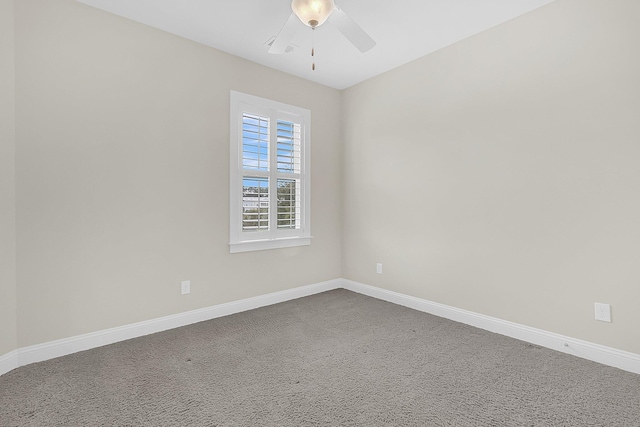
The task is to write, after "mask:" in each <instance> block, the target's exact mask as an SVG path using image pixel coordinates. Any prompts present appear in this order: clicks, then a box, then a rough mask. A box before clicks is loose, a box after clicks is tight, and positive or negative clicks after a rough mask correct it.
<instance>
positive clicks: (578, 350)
mask: <svg viewBox="0 0 640 427" xmlns="http://www.w3.org/2000/svg"><path fill="white" fill-rule="evenodd" d="M341 287H342V288H344V289H347V290H350V291H353V292H357V293H360V294H364V295H368V296H370V297H374V298H377V299H381V300H384V301H388V302H392V303H394V304H398V305H402V306H405V307H409V308H412V309H414V310H418V311H422V312H425V313H430V314H433V315H436V316H439V317H444V318H445V319H450V320H454V321H456V322H460V323H464V324H467V325H471V326H475V327H477V328H480V329H485V330H487V331H490V332H495V333H497V334H501V335H506V336H508V337H511V338H516V339H519V340H521V341H526V342H530V343H532V344H536V345H539V346H542V347H547V348H550V349H552V350H557V351H560V352H563V353H567V354H572V355H574V356H578V357H581V358H583V359H588V360H592V361H594V362H598V363H602V364H603V365H608V366H613V367H616V368H620V369H623V370H625V371H629V372H634V373H636V374H640V355H638V354H634V353H629V352H626V351H622V350H617V349H615V348H611V347H606V346H603V345H599V344H594V343H591V342H588V341H583V340H579V339H576V338H571V337H567V336H564V335H560V334H555V333H553V332H547V331H543V330H541V329H536V328H531V327H529V326H525V325H520V324H518V323H513V322H508V321H506V320H502V319H497V318H495V317H490V316H485V315H483V314H478V313H474V312H471V311H467V310H462V309H459V308H455V307H451V306H448V305H444V304H439V303H436V302H431V301H427V300H424V299H421V298H416V297H412V296H409V295H404V294H401V293H398V292H393V291H389V290H386V289H381V288H376V287H374V286H369V285H365V284H363V283H358V282H354V281H352V280H346V279H342V282H341Z"/></svg>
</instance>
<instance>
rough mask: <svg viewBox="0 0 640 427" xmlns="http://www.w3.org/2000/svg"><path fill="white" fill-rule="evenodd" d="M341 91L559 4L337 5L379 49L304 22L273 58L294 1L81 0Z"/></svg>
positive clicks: (429, 0)
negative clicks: (289, 47) (288, 46)
mask: <svg viewBox="0 0 640 427" xmlns="http://www.w3.org/2000/svg"><path fill="white" fill-rule="evenodd" d="M78 1H80V2H82V3H85V4H88V5H90V6H94V7H97V8H99V9H103V10H106V11H108V12H111V13H114V14H116V15H120V16H124V17H126V18H129V19H132V20H134V21H138V22H141V23H143V24H147V25H150V26H152V27H155V28H159V29H161V30H164V31H167V32H170V33H173V34H177V35H179V36H182V37H185V38H187V39H190V40H194V41H196V42H199V43H202V44H205V45H208V46H212V47H214V48H216V49H220V50H222V51H225V52H228V53H231V54H234V55H237V56H240V57H242V58H246V59H248V60H250V61H253V62H257V63H259V64H263V65H266V66H268V67H271V68H275V69H277V70H281V71H284V72H286V73H289V74H293V75H296V76H299V77H302V78H305V79H308V80H312V81H315V82H318V83H321V84H324V85H327V86H331V87H334V88H336V89H345V88H347V87H349V86H352V85H354V84H356V83H359V82H361V81H363V80H366V79H368V78H370V77H373V76H376V75H378V74H381V73H383V72H385V71H388V70H390V69H392V68H395V67H398V66H400V65H402V64H406V63H407V62H410V61H412V60H414V59H417V58H419V57H421V56H424V55H427V54H429V53H431V52H434V51H436V50H438V49H441V48H443V47H445V46H448V45H450V44H453V43H455V42H457V41H459V40H462V39H464V38H466V37H469V36H471V35H474V34H477V33H479V32H481V31H484V30H486V29H488V28H491V27H493V26H496V25H498V24H501V23H503V22H506V21H508V20H510V19H513V18H515V17H517V16H519V15H522V14H524V13H527V12H529V11H531V10H533V9H536V8H538V7H540V6H543V5H545V4H548V3H551V2H552V1H553V0H386V1H384V0H336V4H338V5H340V7H341V8H342V9H343V10H344V11H345V12H346V13H347V14H348V15H349V16H350V17H351V18H352V19H353V20H355V21H356V22H357V23H358V24H359V25H360V26H361V27H362V28H363V29H364V30H365V31H366V32H367V33H368V34H369V35H370V36H371V37H373V39H374V40H375V41H376V42H377V45H376V46H375V47H374V48H373V49H371V50H370V51H368V52H366V53H360V51H358V50H357V49H356V48H355V47H354V46H353V45H352V44H351V43H350V42H349V41H348V40H347V39H346V38H345V37H344V36H343V35H342V34H341V33H339V32H338V30H337V29H336V28H335V27H332V26H331V24H330V23H329V22H327V23H326V24H324V25H322V26H320V27H318V28H317V29H316V31H315V51H316V70H315V71H312V70H311V39H312V34H311V29H310V28H309V27H306V26H305V25H303V24H302V23H301V22H299V21H298V23H299V27H300V31H299V32H298V34H297V35H296V37H295V38H294V39H293V41H292V44H294V45H296V46H297V48H296V49H295V50H294V51H293V52H290V53H285V54H281V55H274V54H269V53H268V52H267V50H268V46H267V45H266V44H265V43H266V42H267V41H268V40H269V39H270V38H272V37H274V36H275V35H276V34H278V32H279V31H280V29H281V27H282V25H283V24H284V23H285V21H286V20H287V18H288V17H289V15H290V14H291V6H290V5H291V1H290V0H188V1H184V0H78Z"/></svg>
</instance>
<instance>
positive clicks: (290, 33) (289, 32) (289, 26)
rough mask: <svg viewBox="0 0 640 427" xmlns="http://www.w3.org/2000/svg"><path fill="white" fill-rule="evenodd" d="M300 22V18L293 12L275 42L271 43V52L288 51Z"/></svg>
mask: <svg viewBox="0 0 640 427" xmlns="http://www.w3.org/2000/svg"><path fill="white" fill-rule="evenodd" d="M296 21H297V22H296ZM298 22H300V20H299V19H298V17H297V16H296V15H295V14H293V13H292V14H291V16H289V19H287V22H285V23H284V25H283V27H282V29H281V30H280V32H279V33H278V35H277V36H276V38H275V40H274V41H273V43H271V47H270V48H269V53H284V52H285V51H286V49H287V46H289V43H290V42H291V40H293V37H294V36H295V35H296V33H297V32H298V29H299V28H298Z"/></svg>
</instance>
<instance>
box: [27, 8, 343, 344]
mask: <svg viewBox="0 0 640 427" xmlns="http://www.w3.org/2000/svg"><path fill="white" fill-rule="evenodd" d="M16 52H17V57H16V72H17V74H16V75H17V96H16V115H17V119H16V124H17V125H16V127H17V140H18V144H17V181H18V189H17V192H18V195H19V197H18V206H17V209H18V274H19V287H20V288H19V290H20V296H19V302H18V310H19V322H18V323H19V329H18V331H19V334H18V335H19V345H20V347H24V346H28V345H31V344H36V343H42V342H46V341H49V340H54V339H59V338H64V337H70V336H74V335H78V334H82V333H86V332H91V331H96V330H101V329H104V328H109V327H115V326H119V325H125V324H129V323H132V322H136V321H141V320H146V319H152V318H156V317H159V316H164V315H169V314H174V313H180V312H184V311H188V310H192V309H197V308H200V307H207V306H211V305H214V304H220V303H224V302H228V301H233V300H239V299H242V298H247V297H252V296H256V295H262V294H266V293H270V292H275V291H280V290H284V289H289V288H293V287H297V286H301V285H305V284H310V283H317V282H321V281H324V280H329V279H334V278H337V277H340V274H341V253H340V248H341V246H340V239H341V237H340V231H341V218H340V213H341V207H340V202H341V200H340V197H339V192H340V183H341V154H342V153H341V139H340V138H341V135H340V120H341V106H340V101H341V94H340V92H339V91H337V90H333V89H329V88H327V87H324V86H320V85H317V84H313V83H310V82H308V81H304V80H301V79H298V78H294V77H291V76H289V75H286V74H283V73H280V72H277V71H274V70H272V69H268V68H265V67H262V66H259V65H256V64H254V63H251V62H248V61H245V60H243V59H240V58H238V57H234V56H231V55H228V54H225V53H222V52H220V51H217V50H214V49H211V48H207V47H204V46H201V45H198V44H196V43H193V42H190V41H187V40H184V39H181V38H178V37H176V36H173V35H169V34H167V33H164V32H161V31H157V30H155V29H152V28H149V27H146V26H143V25H140V24H137V23H134V22H131V21H128V20H126V19H122V18H119V17H116V16H113V15H110V14H107V13H105V12H102V11H99V10H96V9H93V8H90V7H88V6H85V5H83V4H80V3H77V2H75V1H73V0H58V1H55V2H53V1H49V0H21V1H20V2H17V4H16ZM232 89H233V90H237V91H241V92H247V93H251V94H253V95H257V96H262V97H267V98H271V99H274V100H276V101H281V102H286V103H289V104H294V105H298V106H301V107H305V108H308V109H310V110H311V111H312V139H313V141H312V156H313V157H312V234H313V236H314V239H313V243H312V245H311V246H308V247H300V248H293V249H286V250H271V251H261V252H254V253H244V254H233V255H230V254H229V248H228V239H229V232H228V229H229V226H228V222H229V202H228V200H229V195H228V192H229V165H228V164H229V91H230V90H232ZM186 279H190V280H191V294H190V295H188V296H181V295H180V281H181V280H186Z"/></svg>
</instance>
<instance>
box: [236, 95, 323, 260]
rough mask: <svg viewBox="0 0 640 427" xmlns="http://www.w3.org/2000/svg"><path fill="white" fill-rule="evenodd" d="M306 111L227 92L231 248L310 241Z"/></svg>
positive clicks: (287, 244) (247, 249)
mask: <svg viewBox="0 0 640 427" xmlns="http://www.w3.org/2000/svg"><path fill="white" fill-rule="evenodd" d="M309 123H310V112H309V110H305V109H302V108H299V107H294V106H290V105H286V104H281V103H277V102H274V101H270V100H266V99H263V98H257V97H254V96H251V95H246V94H241V93H239V92H231V163H230V167H231V171H230V178H231V179H230V183H231V187H230V202H231V209H230V215H231V220H230V226H231V230H230V243H229V244H230V248H231V252H245V251H249V250H259V249H273V248H278V247H289V246H299V245H308V244H309V243H310V237H311V235H310V223H309V222H310V211H309V206H310V194H309V190H310V183H309V164H310V162H309V139H310V134H311V132H310V129H309Z"/></svg>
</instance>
